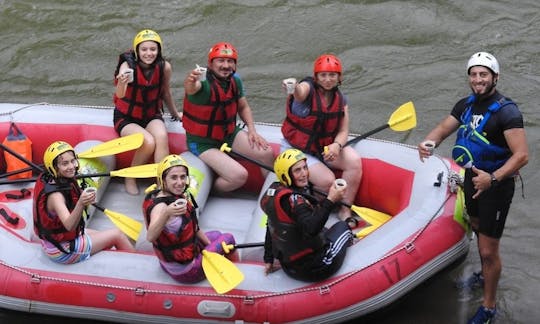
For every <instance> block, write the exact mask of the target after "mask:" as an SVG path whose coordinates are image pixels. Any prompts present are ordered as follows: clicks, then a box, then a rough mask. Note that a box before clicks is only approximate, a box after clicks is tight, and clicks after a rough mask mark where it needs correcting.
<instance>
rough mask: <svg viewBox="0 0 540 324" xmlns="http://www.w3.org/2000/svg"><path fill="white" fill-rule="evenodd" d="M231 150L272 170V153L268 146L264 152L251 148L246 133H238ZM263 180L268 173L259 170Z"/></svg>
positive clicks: (262, 169) (264, 170)
mask: <svg viewBox="0 0 540 324" xmlns="http://www.w3.org/2000/svg"><path fill="white" fill-rule="evenodd" d="M232 149H233V151H235V152H238V153H240V154H242V155H245V156H247V157H250V158H252V159H254V160H255V161H259V162H261V163H262V164H263V165H266V166H269V167H270V168H273V166H274V151H273V150H272V148H271V147H270V146H269V147H268V148H267V149H266V150H263V149H259V148H257V147H253V148H252V147H251V146H250V144H249V139H248V136H247V133H246V132H239V133H238V134H237V135H236V137H235V138H234V141H233V145H232ZM261 173H262V176H263V178H266V176H267V175H268V173H269V171H268V170H266V169H265V168H261Z"/></svg>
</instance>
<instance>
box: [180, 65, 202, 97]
mask: <svg viewBox="0 0 540 324" xmlns="http://www.w3.org/2000/svg"><path fill="white" fill-rule="evenodd" d="M199 75H201V72H199V71H197V69H193V70H191V71H190V72H189V74H188V75H187V76H186V78H185V79H184V91H185V92H186V94H187V95H193V94H196V93H197V92H199V90H200V89H201V87H202V84H201V81H199Z"/></svg>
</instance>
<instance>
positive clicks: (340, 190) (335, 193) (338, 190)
mask: <svg viewBox="0 0 540 324" xmlns="http://www.w3.org/2000/svg"><path fill="white" fill-rule="evenodd" d="M346 190H347V186H336V184H335V183H332V185H331V186H330V190H328V195H327V196H326V198H327V199H328V200H330V201H331V202H334V203H335V202H338V201H341V200H342V199H343V196H345V192H346Z"/></svg>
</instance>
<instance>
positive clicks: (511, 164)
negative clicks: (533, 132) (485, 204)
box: [472, 128, 529, 198]
mask: <svg viewBox="0 0 540 324" xmlns="http://www.w3.org/2000/svg"><path fill="white" fill-rule="evenodd" d="M504 138H505V139H506V142H507V143H508V147H509V148H510V151H512V156H510V158H509V159H508V161H506V163H504V164H503V166H501V167H500V168H498V169H497V170H495V171H494V172H492V174H493V176H495V178H496V179H497V180H499V181H500V180H504V179H506V178H507V177H509V176H512V175H513V174H515V173H516V172H518V171H519V169H521V168H522V167H523V166H525V165H526V164H527V163H528V162H529V148H528V147H527V138H526V136H525V130H524V129H523V128H512V129H507V130H505V131H504ZM473 171H474V172H475V173H476V176H475V177H473V179H472V181H473V184H474V188H475V189H476V192H475V194H474V195H473V198H477V197H478V196H480V194H481V193H482V192H484V191H485V190H487V189H489V187H491V174H490V173H488V172H486V171H484V170H480V169H477V168H475V167H473Z"/></svg>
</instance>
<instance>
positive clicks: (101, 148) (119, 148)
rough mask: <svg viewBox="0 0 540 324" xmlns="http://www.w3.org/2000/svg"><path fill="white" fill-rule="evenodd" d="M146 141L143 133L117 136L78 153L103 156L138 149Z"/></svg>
mask: <svg viewBox="0 0 540 324" xmlns="http://www.w3.org/2000/svg"><path fill="white" fill-rule="evenodd" d="M143 141H144V135H143V134H142V133H135V134H131V135H128V136H123V137H119V138H115V139H113V140H110V141H107V142H105V143H101V144H98V145H96V146H94V147H92V148H90V149H88V150H86V151H84V152H82V153H79V154H77V156H78V157H80V158H87V159H90V158H96V157H101V156H108V155H115V154H118V153H123V152H127V151H131V150H134V149H138V148H139V147H141V145H142V143H143Z"/></svg>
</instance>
